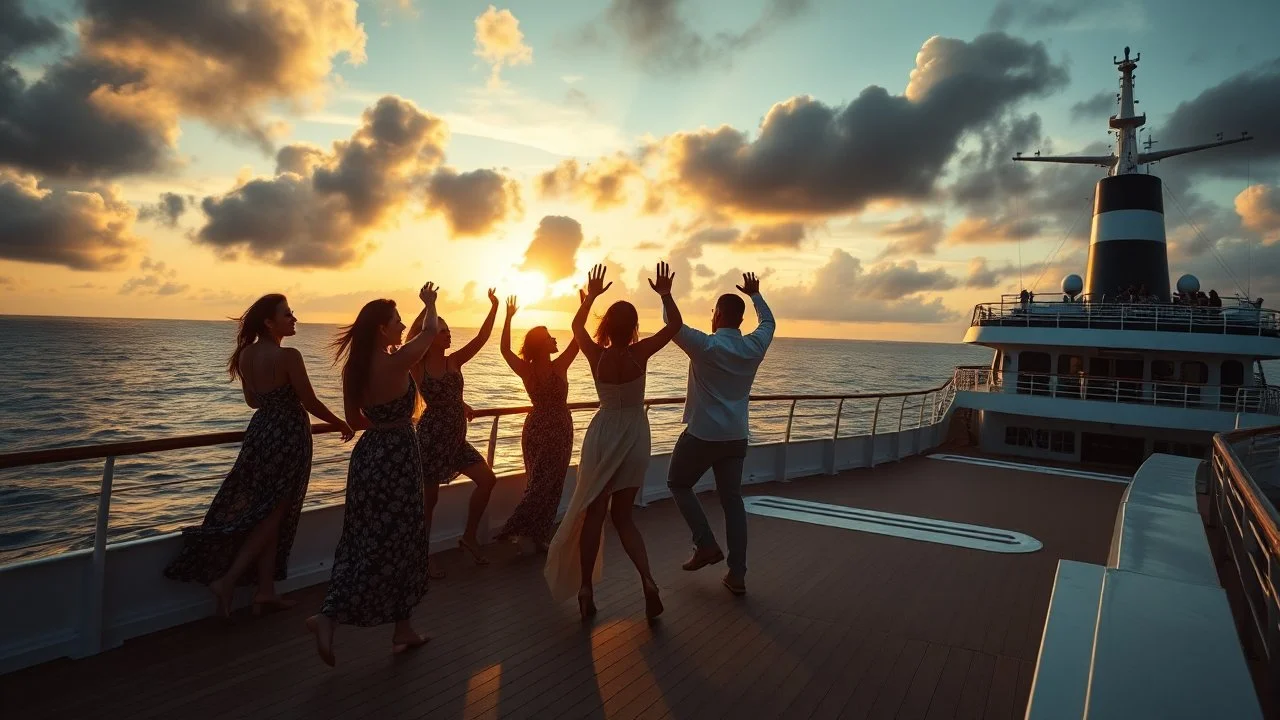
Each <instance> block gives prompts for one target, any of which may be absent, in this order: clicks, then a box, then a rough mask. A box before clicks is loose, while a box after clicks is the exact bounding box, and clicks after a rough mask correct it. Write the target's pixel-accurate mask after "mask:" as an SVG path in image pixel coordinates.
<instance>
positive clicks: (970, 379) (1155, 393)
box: [953, 367, 1280, 415]
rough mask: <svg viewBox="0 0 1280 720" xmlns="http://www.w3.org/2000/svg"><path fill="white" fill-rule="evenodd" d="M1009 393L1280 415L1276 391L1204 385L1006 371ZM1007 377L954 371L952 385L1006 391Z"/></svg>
mask: <svg viewBox="0 0 1280 720" xmlns="http://www.w3.org/2000/svg"><path fill="white" fill-rule="evenodd" d="M1007 374H1008V375H1011V376H1012V382H1013V388H1012V390H1013V392H1016V393H1018V394H1021V395H1040V396H1044V397H1053V398H1067V399H1072V400H1101V401H1104V402H1124V403H1139V404H1147V405H1159V406H1161V407H1182V408H1192V409H1199V410H1221V411H1226V412H1233V413H1257V414H1262V415H1280V388H1277V387H1273V386H1269V385H1268V386H1262V387H1239V386H1231V385H1205V384H1200V383H1185V382H1174V381H1168V380H1141V379H1136V378H1135V379H1125V378H1100V377H1089V376H1087V375H1058V374H1053V373H1033V372H1025V371H1018V372H1010V373H1007ZM1005 375H1006V373H1005V372H1004V371H1000V370H996V371H993V370H991V369H990V368H987V367H961V368H956V371H955V375H954V377H953V383H954V385H955V387H956V389H957V390H965V391H969V392H1009V387H1008V385H1006V377H1005Z"/></svg>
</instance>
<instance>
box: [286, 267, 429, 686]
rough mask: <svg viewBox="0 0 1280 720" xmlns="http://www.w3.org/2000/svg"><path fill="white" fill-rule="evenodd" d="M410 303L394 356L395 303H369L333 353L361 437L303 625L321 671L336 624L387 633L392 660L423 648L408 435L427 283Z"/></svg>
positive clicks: (414, 465) (415, 473) (417, 518)
mask: <svg viewBox="0 0 1280 720" xmlns="http://www.w3.org/2000/svg"><path fill="white" fill-rule="evenodd" d="M418 296H419V297H420V298H421V299H422V302H423V305H424V306H425V309H424V311H423V314H422V324H421V330H420V332H419V333H418V335H417V337H416V338H415V339H414V340H412V341H410V342H408V343H405V344H404V345H403V346H400V339H401V337H402V336H403V335H404V329H405V327H404V323H403V322H402V321H401V320H400V313H399V312H398V311H397V310H396V304H395V302H394V301H392V300H374V301H372V302H369V303H368V304H366V305H365V306H364V307H363V308H362V309H361V310H360V314H359V315H358V316H357V317H356V321H355V322H354V323H352V324H351V325H349V326H347V327H345V328H343V330H342V332H341V333H339V335H338V337H337V339H336V340H335V341H334V343H333V346H334V348H335V350H336V358H337V360H342V361H343V365H342V400H343V405H344V409H345V411H346V415H347V421H348V422H349V423H351V426H352V427H353V428H356V429H357V430H364V433H363V434H362V435H361V436H360V440H359V441H358V442H357V443H356V446H355V449H354V450H352V451H351V463H350V465H349V466H348V470H347V499H346V509H345V514H344V515H343V519H342V536H341V537H340V538H339V540H338V547H337V549H336V551H335V552H334V556H333V572H332V574H331V576H330V578H329V591H328V593H327V594H326V595H325V598H324V604H323V605H322V606H321V607H320V612H319V613H318V614H316V615H312V616H311V617H309V618H307V623H306V624H307V629H308V630H309V631H311V633H312V634H313V635H314V636H315V641H316V653H317V654H319V655H320V659H321V660H323V661H324V662H325V663H326V664H327V665H330V666H333V665H334V664H335V663H336V659H335V657H334V652H333V636H334V632H335V631H336V630H337V626H338V625H339V624H342V625H357V626H361V627H372V626H374V625H384V624H386V623H395V628H394V629H393V630H392V633H391V651H392V652H393V653H400V652H403V651H405V650H408V649H410V648H415V647H419V646H421V645H423V644H424V643H426V642H427V639H428V638H426V637H425V636H422V635H419V634H418V633H417V631H415V630H414V629H413V625H412V623H411V622H410V617H411V616H412V614H413V609H414V607H416V606H417V604H418V602H419V601H420V600H421V599H422V596H423V595H424V594H426V592H427V582H428V580H427V535H428V524H427V523H428V520H427V518H426V516H425V515H423V512H422V471H421V468H422V465H421V463H420V461H419V454H418V436H417V434H416V433H415V432H414V430H413V413H414V410H415V408H416V407H417V399H418V389H417V386H416V385H415V384H414V382H413V377H412V376H411V375H410V373H409V368H410V366H412V365H413V364H414V363H416V362H418V360H419V359H421V358H422V355H423V354H424V353H426V351H427V348H428V347H429V346H430V345H431V341H432V340H433V339H434V338H435V334H436V309H435V300H436V289H435V286H434V285H432V284H431V283H427V284H426V285H424V286H423V287H422V290H421V292H419V294H418ZM397 346H399V347H397Z"/></svg>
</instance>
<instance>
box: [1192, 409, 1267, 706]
mask: <svg viewBox="0 0 1280 720" xmlns="http://www.w3.org/2000/svg"><path fill="white" fill-rule="evenodd" d="M1211 462H1212V468H1211V477H1210V479H1209V487H1208V492H1209V521H1208V525H1209V528H1210V532H1211V533H1215V532H1216V534H1217V535H1218V537H1219V538H1220V540H1221V541H1222V546H1223V549H1224V550H1225V553H1226V554H1227V555H1228V556H1229V558H1230V561H1231V563H1232V564H1233V565H1234V569H1235V571H1236V574H1237V576H1238V577H1239V580H1240V586H1241V590H1242V594H1243V596H1244V600H1245V603H1246V605H1247V607H1248V619H1247V620H1246V621H1245V622H1243V623H1242V628H1241V633H1242V634H1243V635H1245V636H1246V640H1247V644H1248V645H1249V646H1251V647H1250V648H1249V649H1250V654H1251V655H1252V656H1253V657H1254V658H1257V659H1260V660H1262V661H1263V663H1264V666H1265V668H1266V680H1267V682H1266V683H1265V686H1266V687H1267V688H1268V689H1269V691H1270V692H1271V693H1272V697H1271V700H1272V704H1273V706H1278V705H1277V703H1280V695H1278V694H1277V693H1280V598H1277V594H1276V593H1277V590H1278V589H1280V513H1277V512H1276V507H1275V504H1274V500H1275V498H1277V497H1280V426H1271V427H1265V428H1254V429H1251V430H1241V431H1237V432H1232V433H1225V434H1219V435H1215V436H1214V438H1213V456H1212V461H1211Z"/></svg>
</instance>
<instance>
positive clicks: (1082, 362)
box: [995, 350, 1244, 386]
mask: <svg viewBox="0 0 1280 720" xmlns="http://www.w3.org/2000/svg"><path fill="white" fill-rule="evenodd" d="M1006 364H1007V358H1003V357H998V358H997V359H996V363H995V365H996V367H1000V368H1002V369H1008V368H1007V367H1004V366H1005V365H1006ZM1179 365H1181V368H1179V367H1178V366H1179ZM1018 370H1019V371H1020V372H1024V373H1039V374H1044V375H1050V374H1053V358H1052V356H1050V355H1049V353H1046V352H1040V351H1036V350H1024V351H1022V352H1020V353H1018ZM1179 370H1181V372H1179ZM1219 370H1220V372H1221V380H1220V384H1221V385H1227V386H1242V385H1244V363H1242V362H1240V361H1239V360H1224V361H1223V362H1222V366H1221V368H1220V369H1219ZM1142 371H1143V360H1142V358H1106V357H1082V356H1080V355H1067V354H1065V353H1064V354H1061V355H1058V372H1057V374H1058V375H1066V376H1072V375H1088V376H1089V377H1096V378H1115V379H1117V380H1141V379H1142ZM1151 379H1152V380H1168V381H1173V382H1183V383H1199V384H1205V383H1208V382H1209V366H1208V365H1206V364H1205V363H1203V362H1200V361H1198V360H1187V361H1184V362H1182V363H1175V362H1173V361H1171V360H1152V361H1151Z"/></svg>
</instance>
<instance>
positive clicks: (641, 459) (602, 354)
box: [544, 263, 683, 620]
mask: <svg viewBox="0 0 1280 720" xmlns="http://www.w3.org/2000/svg"><path fill="white" fill-rule="evenodd" d="M604 276H605V268H604V266H603V265H596V266H595V267H594V268H592V270H591V273H590V275H589V276H588V278H587V294H586V299H585V300H584V301H583V303H582V306H581V307H579V308H578V313H577V315H576V316H574V319H573V337H574V339H575V340H576V341H577V343H578V345H579V347H581V348H582V353H583V355H586V357H587V361H588V362H589V363H590V365H591V373H592V375H593V376H594V378H595V384H596V392H597V393H598V394H599V396H600V409H599V411H597V412H596V415H595V417H594V418H592V420H591V424H590V425H589V426H588V427H587V432H586V435H585V436H584V437H583V440H582V453H581V458H580V460H579V461H578V479H577V483H576V485H575V486H574V489H573V497H572V498H571V499H570V501H569V510H568V512H566V513H565V517H564V520H563V521H562V522H561V523H560V527H559V529H558V530H556V534H555V536H554V537H553V538H552V539H551V545H550V547H549V548H548V550H547V565H546V568H545V570H544V575H545V576H546V579H547V584H548V586H549V587H550V588H551V595H552V597H553V598H555V600H556V601H557V602H563V601H565V600H567V599H569V598H570V597H572V596H573V595H574V593H575V592H576V593H577V597H578V611H579V612H580V613H581V614H582V619H583V620H586V619H587V618H589V617H591V616H593V615H595V613H596V606H595V601H594V597H593V587H592V586H593V583H595V582H597V581H599V579H600V577H601V575H602V573H603V569H604V560H603V557H602V546H603V530H604V521H605V517H606V515H608V516H610V517H612V518H613V527H614V529H615V530H617V532H618V539H619V540H621V542H622V547H623V549H624V550H625V551H626V553H627V556H628V557H630V558H631V562H632V563H633V564H634V565H635V566H636V570H637V571H639V573H640V582H641V584H642V586H643V589H644V598H645V615H647V616H648V617H649V618H650V619H652V618H655V617H657V616H658V615H660V614H661V613H662V600H661V598H660V597H659V595H658V585H657V583H655V582H654V580H653V575H652V573H650V571H649V558H648V555H647V554H646V552H645V547H644V538H643V537H642V536H641V535H640V529H639V528H638V527H636V524H635V520H634V519H633V518H632V516H631V510H632V508H633V507H634V506H635V499H636V493H637V492H639V490H640V487H641V486H642V485H643V484H644V476H645V471H646V470H647V469H648V467H649V420H648V418H647V417H646V415H645V409H644V386H645V371H646V366H647V364H648V362H649V358H651V357H653V355H654V354H656V353H657V352H658V351H659V350H661V349H662V348H663V347H664V346H666V344H667V343H668V342H670V341H671V338H673V337H674V336H675V334H676V331H677V330H679V329H680V327H681V324H682V323H683V320H682V318H681V317H680V310H679V308H677V307H676V303H675V300H673V299H672V297H671V282H672V280H673V279H674V277H675V276H674V275H672V274H671V270H670V268H669V267H668V266H667V264H666V263H659V264H658V268H657V278H656V279H655V280H650V281H649V287H651V288H652V289H653V291H654V292H656V293H658V295H659V296H660V297H661V298H662V306H663V309H664V310H665V316H666V325H665V326H664V327H663V328H662V329H661V330H659V331H658V333H657V334H655V335H653V336H652V337H648V338H645V339H644V340H639V339H638V338H639V322H638V317H637V314H636V309H635V306H634V305H632V304H631V303H629V302H626V301H619V302H616V303H614V304H613V305H612V306H610V307H609V310H608V311H607V312H606V313H605V315H604V317H603V318H601V320H600V325H599V327H598V328H597V329H596V333H595V337H594V338H592V337H591V335H589V334H588V333H587V329H586V323H587V315H588V314H590V312H591V305H592V303H593V302H594V301H595V299H596V298H598V297H600V295H602V294H604V292H605V291H606V290H608V289H609V287H610V286H611V285H613V283H609V284H608V285H606V284H605V282H604Z"/></svg>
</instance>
